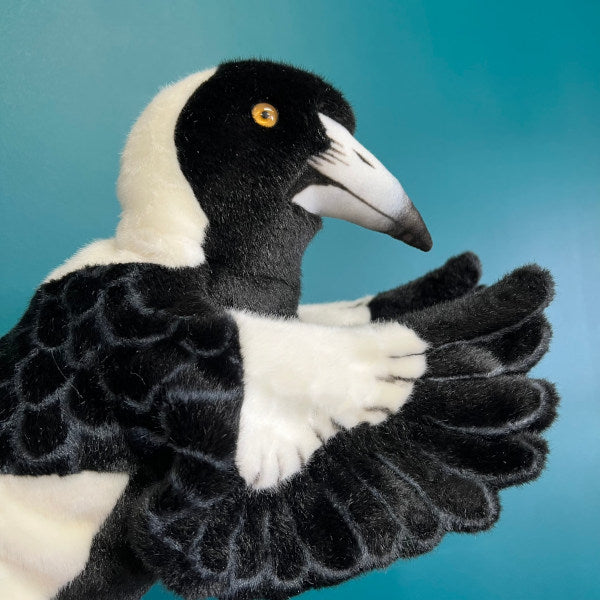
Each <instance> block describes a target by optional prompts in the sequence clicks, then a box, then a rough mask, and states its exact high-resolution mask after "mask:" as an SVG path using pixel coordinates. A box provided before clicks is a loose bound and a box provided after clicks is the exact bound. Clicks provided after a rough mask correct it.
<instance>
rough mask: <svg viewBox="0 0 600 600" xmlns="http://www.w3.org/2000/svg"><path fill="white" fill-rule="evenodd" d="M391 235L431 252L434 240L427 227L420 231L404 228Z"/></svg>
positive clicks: (414, 246)
mask: <svg viewBox="0 0 600 600" xmlns="http://www.w3.org/2000/svg"><path fill="white" fill-rule="evenodd" d="M391 236H392V237H393V238H395V239H397V240H400V241H401V242H404V243H405V244H408V245H409V246H412V247H413V248H417V249H418V250H422V251H423V252H429V251H430V250H431V249H432V248H433V240H432V239H431V235H430V233H429V231H428V230H427V229H426V228H425V229H424V231H419V232H418V233H415V232H413V231H410V230H409V231H406V230H403V231H401V232H398V233H391Z"/></svg>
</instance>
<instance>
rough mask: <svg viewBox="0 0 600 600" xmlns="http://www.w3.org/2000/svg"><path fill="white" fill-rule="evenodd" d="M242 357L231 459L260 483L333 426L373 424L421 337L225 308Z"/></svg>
mask: <svg viewBox="0 0 600 600" xmlns="http://www.w3.org/2000/svg"><path fill="white" fill-rule="evenodd" d="M232 314H233V316H234V318H235V320H236V323H237V326H238V330H239V336H240V345H241V352H242V358H243V361H244V362H243V364H244V401H243V404H242V409H241V415H240V427H239V436H238V442H237V450H236V464H237V467H238V470H239V472H240V474H241V475H242V477H243V478H244V479H245V480H246V482H247V483H248V485H251V486H253V487H255V488H268V487H272V486H274V485H277V484H278V483H279V482H280V481H283V480H284V479H287V478H289V477H290V476H291V475H293V474H294V473H296V472H298V471H299V470H300V469H301V468H302V466H303V464H305V463H306V462H307V461H308V460H309V459H310V457H311V456H312V454H313V453H314V452H315V450H317V449H318V448H319V447H320V446H321V445H322V444H323V443H324V442H325V441H326V440H328V439H329V438H330V437H332V436H333V435H335V434H336V432H337V431H339V429H340V428H351V427H355V426H356V425H358V424H359V423H363V422H366V423H371V424H377V423H381V422H382V421H384V420H385V419H386V418H387V417H388V416H389V415H390V414H392V413H395V412H397V411H398V410H399V409H400V407H401V406H402V405H403V404H404V403H405V402H406V400H407V399H408V397H409V395H410V393H411V391H412V389H413V383H414V380H415V379H417V378H418V377H420V376H421V375H423V373H424V372H425V368H426V361H425V355H424V352H425V350H426V349H427V343H426V342H425V341H423V340H422V339H420V338H419V337H418V336H417V334H416V333H415V332H414V331H412V330H411V329H409V328H408V327H405V326H404V325H400V324H398V323H378V324H372V325H366V326H360V327H327V326H323V325H315V324H310V323H302V322H301V321H298V320H292V319H289V320H288V319H270V318H267V317H262V316H258V315H254V314H251V313H247V312H237V311H236V312H233V313H232Z"/></svg>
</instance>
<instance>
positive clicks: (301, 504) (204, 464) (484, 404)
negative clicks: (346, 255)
mask: <svg viewBox="0 0 600 600" xmlns="http://www.w3.org/2000/svg"><path fill="white" fill-rule="evenodd" d="M551 295H552V282H551V279H550V277H549V275H548V274H547V273H546V272H545V271H542V270H541V269H539V268H536V267H526V268H523V269H520V270H517V271H515V272H514V273H513V274H511V275H509V276H507V277H506V278H504V279H503V280H502V281H500V282H499V283H497V284H496V285H494V286H491V287H489V288H484V289H480V290H478V291H476V292H474V293H472V294H469V295H466V296H463V297H461V298H458V299H455V300H452V301H449V302H446V303H442V304H439V305H436V306H433V307H429V308H426V309H424V310H421V311H418V312H413V313H408V314H406V315H405V316H404V317H403V319H402V321H403V322H404V323H406V324H407V325H408V326H409V327H411V328H412V329H415V330H416V331H417V332H418V333H419V335H421V337H423V338H425V339H426V340H427V341H429V342H430V344H431V348H430V350H429V351H428V370H427V373H426V374H425V376H424V377H423V378H421V379H420V380H418V381H417V382H416V383H415V388H414V391H413V395H412V397H411V400H410V401H409V402H408V403H407V405H406V406H405V407H403V408H402V410H401V411H400V413H399V414H397V415H394V416H392V417H390V418H389V419H388V420H387V421H386V422H384V423H383V424H381V425H379V426H376V427H372V426H367V425H361V426H359V427H357V428H355V429H352V430H350V431H344V432H341V433H340V434H338V435H337V436H335V437H334V438H332V439H331V440H330V441H329V442H327V444H325V445H324V446H323V447H322V448H321V449H319V450H318V451H317V452H316V453H315V455H314V456H313V458H312V460H311V461H310V463H309V464H308V465H307V466H306V468H305V469H303V470H302V471H301V472H300V473H299V474H298V475H297V476H295V477H294V478H293V479H291V480H290V481H289V482H287V483H284V484H282V485H280V486H279V487H278V488H276V489H274V490H266V491H260V492H258V491H254V490H250V489H249V488H247V487H246V486H245V483H244V481H243V480H242V479H241V478H240V477H239V475H238V474H237V471H236V468H235V464H234V460H233V458H234V453H235V447H234V444H231V439H232V432H233V433H235V427H236V425H235V419H234V416H233V414H231V415H230V416H229V417H228V416H227V414H226V411H223V412H222V413H221V414H220V415H219V420H218V422H216V423H214V426H215V427H216V428H218V427H220V429H219V430H215V431H213V432H212V435H213V436H216V437H219V436H220V435H222V436H223V439H226V440H227V443H226V444H225V445H224V446H222V447H221V451H220V453H219V454H215V453H209V452H207V451H206V450H205V451H203V452H199V451H198V450H197V449H196V448H194V447H193V446H192V444H191V443H190V444H188V445H187V446H185V445H182V444H180V446H179V450H178V454H177V457H176V459H175V461H174V463H173V466H172V469H171V470H170V471H169V473H168V475H167V477H165V479H164V480H163V481H161V482H160V483H157V484H156V485H155V486H153V487H152V488H149V489H148V490H147V493H146V494H145V495H144V496H143V497H142V498H141V499H140V504H139V507H138V510H137V511H135V514H134V516H133V519H132V530H133V531H135V532H136V534H135V545H136V548H137V550H138V552H139V553H140V556H141V557H142V558H143V560H144V561H145V563H146V564H147V565H148V566H149V567H150V568H151V569H152V570H153V571H154V572H155V573H156V574H157V576H158V577H160V578H161V579H162V580H163V582H164V583H165V584H166V585H167V586H169V587H170V588H171V589H173V590H174V591H176V592H178V593H180V594H182V595H184V596H185V597H190V598H191V597H205V596H217V597H219V598H222V599H231V600H233V599H235V600H242V599H251V598H269V599H270V598H273V599H276V598H287V597H289V596H293V595H295V594H298V593H300V592H302V591H303V590H305V589H308V588H312V587H317V586H324V585H331V584H335V583H338V582H341V581H344V580H346V579H348V578H350V577H352V576H354V575H357V574H359V573H362V572H365V571H368V570H371V569H375V568H380V567H384V566H386V565H389V564H390V563H391V562H393V561H394V560H396V559H398V558H400V557H411V556H416V555H418V554H421V553H423V552H427V551H429V550H431V549H432V548H433V547H434V546H435V545H436V544H438V543H439V541H440V540H441V538H442V537H443V536H444V534H445V533H447V532H450V531H465V532H473V531H480V530H483V529H486V528H488V527H490V526H491V525H492V524H493V523H494V522H495V521H496V519H497V518H498V514H499V502H498V491H499V490H500V489H502V488H503V487H506V486H509V485H515V484H518V483H523V482H526V481H529V480H531V479H533V478H535V477H537V476H538V475H539V473H540V471H541V469H542V468H543V465H544V459H545V455H546V451H547V449H546V445H545V442H544V441H543V440H542V438H541V436H540V432H541V431H542V430H543V429H545V428H546V427H547V426H548V425H549V424H550V422H551V421H552V419H553V418H554V412H555V405H556V402H557V396H556V393H555V391H554V389H553V387H552V386H551V385H550V384H548V383H547V382H545V381H540V380H534V379H529V378H528V377H526V375H524V373H525V372H526V371H527V370H528V369H529V368H530V367H531V366H532V365H533V364H534V363H535V362H536V361H537V360H538V359H539V358H540V357H541V356H542V355H543V353H544V352H545V351H546V349H547V347H548V340H549V337H550V329H549V326H548V324H547V322H546V320H545V318H544V317H543V315H542V310H543V309H544V307H545V306H546V305H547V303H548V302H549V301H550V299H551ZM181 406H182V410H183V413H182V414H185V410H184V408H183V407H185V406H186V404H185V401H184V399H183V398H182V400H181ZM187 419H188V418H186V417H185V416H184V417H182V421H186V420H187ZM217 423H218V424H217ZM219 432H220V433H219ZM192 438H193V436H191V435H190V439H192Z"/></svg>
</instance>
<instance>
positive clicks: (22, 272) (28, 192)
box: [0, 0, 600, 600]
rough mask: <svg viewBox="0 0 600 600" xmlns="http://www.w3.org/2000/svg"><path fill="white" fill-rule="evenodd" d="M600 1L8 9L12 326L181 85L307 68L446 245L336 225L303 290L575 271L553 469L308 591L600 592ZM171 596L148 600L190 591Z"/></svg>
mask: <svg viewBox="0 0 600 600" xmlns="http://www.w3.org/2000/svg"><path fill="white" fill-rule="evenodd" d="M599 31H600V3H598V2H596V1H583V0H570V1H553V0H545V1H529V2H527V1H525V2H523V1H513V0H509V1H504V2H485V1H481V2H476V1H468V0H453V1H452V2H449V1H447V0H438V1H436V0H429V1H423V2H417V1H410V0H409V1H397V2H393V1H391V0H389V1H372V2H368V1H366V0H362V1H356V2H354V1H346V2H331V1H328V2H327V1H321V2H317V1H313V0H304V1H298V2H290V1H283V0H279V1H273V0H261V1H260V2H238V3H235V2H230V1H226V0H220V1H219V2H215V1H209V2H197V1H196V2H194V1H191V0H185V1H176V2H159V1H158V0H146V1H144V2H141V1H140V2H131V1H123V0H119V1H116V0H112V1H100V0H98V1H95V2H94V1H83V0H80V1H77V2H76V1H70V2H69V1H63V0H60V1H53V2H45V1H39V2H30V1H28V2H16V1H9V2H7V1H6V0H3V1H2V2H1V4H0V56H1V60H2V67H1V69H0V89H1V94H0V205H1V213H0V214H1V223H0V231H1V236H0V257H1V258H0V282H1V283H0V308H1V310H0V332H3V331H6V330H8V329H9V328H10V327H11V326H12V325H13V324H14V322H15V321H16V320H17V319H18V317H19V316H20V314H21V313H22V311H23V310H24V308H25V306H26V304H27V301H28V299H29V297H30V296H31V294H32V292H33V290H34V289H35V288H36V286H37V285H38V284H39V282H40V281H41V280H42V279H43V278H44V276H45V275H46V274H47V273H48V272H49V271H50V270H51V269H52V268H53V267H54V266H55V265H57V264H58V263H60V262H62V261H63V260H64V259H65V258H67V257H68V256H69V255H71V254H72V253H73V252H74V251H75V250H76V249H77V248H78V247H79V246H81V245H83V244H85V243H86V242H88V241H89V240H90V239H92V238H95V237H104V236H110V235H111V233H112V231H113V229H114V227H115V224H116V222H117V216H118V204H117V201H116V199H115V194H114V182H115V180H116V177H117V169H118V156H119V152H120V150H121V148H122V146H123V142H124V139H125V136H126V134H127V132H128V130H129V128H130V126H131V124H132V123H133V121H134V120H135V118H136V116H137V114H138V113H139V112H140V111H141V110H142V108H143V107H144V106H145V104H146V103H147V102H148V101H149V100H150V99H151V98H152V96H153V95H154V94H155V93H156V91H157V90H158V88H159V86H161V85H162V84H164V83H166V82H169V81H172V80H175V79H178V78H180V77H181V76H183V75H186V74H187V73H189V72H192V71H196V70H199V69H201V68H205V67H207V66H211V65H214V64H216V63H218V62H220V61H222V60H223V59H228V58H235V57H248V56H261V57H269V58H273V59H281V60H285V61H289V62H292V63H294V64H296V65H299V66H303V67H308V68H310V69H313V70H315V71H316V72H318V73H320V74H322V75H324V76H325V77H327V78H328V79H329V80H330V81H331V82H332V83H334V84H335V85H336V86H338V87H339V88H341V89H342V90H343V91H344V92H345V93H346V95H347V97H348V98H349V99H350V101H351V102H352V103H353V105H354V107H355V109H356V114H357V116H358V131H357V137H358V138H359V140H361V141H362V142H363V143H364V144H365V145H366V146H367V147H368V148H369V149H370V150H371V151H373V152H374V153H375V154H376V155H377V156H378V157H379V158H380V159H381V160H382V161H383V162H384V164H386V165H387V166H388V167H389V168H390V170H392V171H393V172H394V173H395V174H397V175H398V177H399V179H400V180H401V181H402V183H403V184H404V187H405V188H406V189H407V191H408V193H409V194H410V196H411V197H412V199H413V200H414V202H415V204H416V205H417V207H418V208H419V209H420V211H421V213H422V214H423V216H424V218H425V220H426V222H427V223H428V226H429V229H430V230H431V233H432V235H433V238H434V243H435V245H434V249H433V250H432V251H431V252H430V253H429V254H423V253H420V252H419V251H417V250H414V249H412V248H409V247H407V246H403V245H401V244H399V243H398V242H395V241H394V240H392V239H388V238H385V237H383V236H382V235H379V234H376V233H373V232H370V231H365V230H361V229H359V228H358V227H356V226H354V225H350V224H347V223H342V222H333V221H328V222H327V223H326V225H325V228H324V231H323V232H322V233H321V234H320V235H319V236H318V238H317V240H316V241H315V242H314V244H313V245H312V246H311V248H310V250H309V252H308V254H307V257H306V262H305V278H304V283H305V300H308V301H326V300H335V299H341V298H353V297H357V296H360V295H363V294H367V293H372V292H374V291H377V290H381V289H385V288H389V287H392V286H394V285H396V284H398V283H399V282H401V281H404V280H407V279H410V278H412V277H415V276H418V275H419V274H422V273H423V272H425V271H426V270H428V269H429V268H431V267H434V266H436V265H439V264H441V263H442V262H444V260H445V259H446V258H448V257H449V256H451V255H453V254H455V253H458V252H460V251H462V250H465V249H472V250H474V251H476V252H477V253H478V254H479V255H480V256H481V258H482V261H483V264H484V273H485V274H484V279H485V281H486V282H491V281H493V280H494V279H496V278H498V277H499V276H501V275H502V274H503V273H505V272H507V271H509V270H510V269H512V268H513V267H515V266H517V265H521V264H523V263H527V262H531V261H536V262H539V263H540V264H542V265H543V266H545V267H548V268H550V269H551V270H552V272H553V273H554V275H555V277H556V280H557V298H556V301H555V303H554V304H553V305H552V307H551V309H550V311H549V313H550V318H551V320H552V322H553V324H554V328H555V338H554V342H553V346H552V350H551V352H550V354H549V355H548V356H547V357H546V358H545V359H544V361H543V362H542V363H541V365H540V366H539V367H537V368H536V374H537V375H538V376H541V377H547V378H549V379H551V380H553V381H555V382H556V383H557V384H558V388H559V390H560V393H561V395H562V406H561V409H560V418H559V420H558V421H557V423H556V425H555V426H554V427H553V428H552V430H551V431H550V433H549V435H548V438H549V441H550V445H551V448H552V453H551V456H550V460H549V465H548V469H547V471H546V472H545V474H544V475H543V476H542V478H541V479H540V480H539V481H537V482H535V483H533V484H531V485H528V486H527V487H526V488H521V489H512V490H508V491H505V492H504V493H503V494H502V502H503V507H504V510H503V515H502V518H501V520H500V522H499V524H498V525H497V526H496V527H495V529H494V530H493V531H491V532H487V533H483V534H479V535H476V536H467V535H450V536H447V538H446V539H445V540H444V541H443V543H442V544H441V545H440V546H439V548H438V549H436V550H435V551H434V552H433V553H431V554H429V555H427V556H424V557H422V558H419V559H416V560H412V561H409V562H398V563H397V564H395V565H394V566H393V567H391V568H389V569H388V570H387V571H386V572H379V573H373V574H370V575H368V576H364V577H362V578H360V579H358V580H355V581H352V582H349V583H347V584H345V585H343V586H339V587H337V588H333V589H328V590H322V591H317V592H310V593H308V594H306V596H305V597H306V598H307V599H309V598H310V599H312V600H326V599H330V600H333V599H336V598H340V599H341V598H344V599H351V598H362V597H366V596H369V597H372V598H403V599H404V600H426V599H427V600H428V599H436V600H438V599H439V600H441V599H452V600H496V599H510V600H538V599H540V600H541V599H545V600H552V599H561V600H564V599H569V600H578V599H586V600H587V599H593V598H599V597H600V548H599V546H600V542H599V540H600V516H599V513H598V510H599V505H600V502H599V500H600V477H599V474H600V443H599V435H600V410H599V404H598V396H599V391H600V381H599V374H598V373H599V365H600V354H599V351H598V342H600V336H599V324H598V323H599V319H598V317H599V314H598V312H599V311H598V297H599V295H600V280H599V261H600V242H599V237H600V135H599V134H600V118H599V114H600V46H599V42H598V32H599ZM170 597H171V596H169V595H168V594H167V593H166V592H165V591H162V590H161V589H160V588H154V589H153V590H152V591H151V592H150V593H149V594H148V595H147V596H146V598H147V599H152V600H158V599H159V598H170Z"/></svg>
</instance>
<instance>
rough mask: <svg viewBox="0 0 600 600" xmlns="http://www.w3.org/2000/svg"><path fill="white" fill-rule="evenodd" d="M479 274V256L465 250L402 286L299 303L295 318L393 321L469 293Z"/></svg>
mask: <svg viewBox="0 0 600 600" xmlns="http://www.w3.org/2000/svg"><path fill="white" fill-rule="evenodd" d="M480 277H481V264H480V262H479V258H477V256H476V255H475V254H473V253H472V252H464V253H463V254H460V255H458V256H455V257H453V258H451V259H449V260H448V261H447V262H446V263H445V264H444V265H442V266H441V267H439V268H437V269H434V270H433V271H430V272H429V273H427V274H426V275H423V276H422V277H419V278H418V279H415V280H414V281H411V282H409V283H406V284H404V285H400V286H398V287H395V288H393V289H391V290H387V291H386V292H380V293H379V294H376V295H375V296H366V297H364V298H359V299H357V300H350V301H341V302H328V303H321V304H301V305H300V306H299V307H298V318H299V319H300V320H301V321H304V322H307V323H320V324H326V325H364V324H366V323H369V322H371V321H396V320H398V319H399V318H400V317H402V315H404V314H406V313H408V312H414V311H416V310H421V309H423V308H427V307H429V306H433V305H434V304H438V303H440V302H446V301H448V300H453V299H454V298H459V297H460V296H464V295H465V294H468V293H469V292H472V291H473V290H474V289H475V288H476V286H477V283H478V281H479V278H480Z"/></svg>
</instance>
